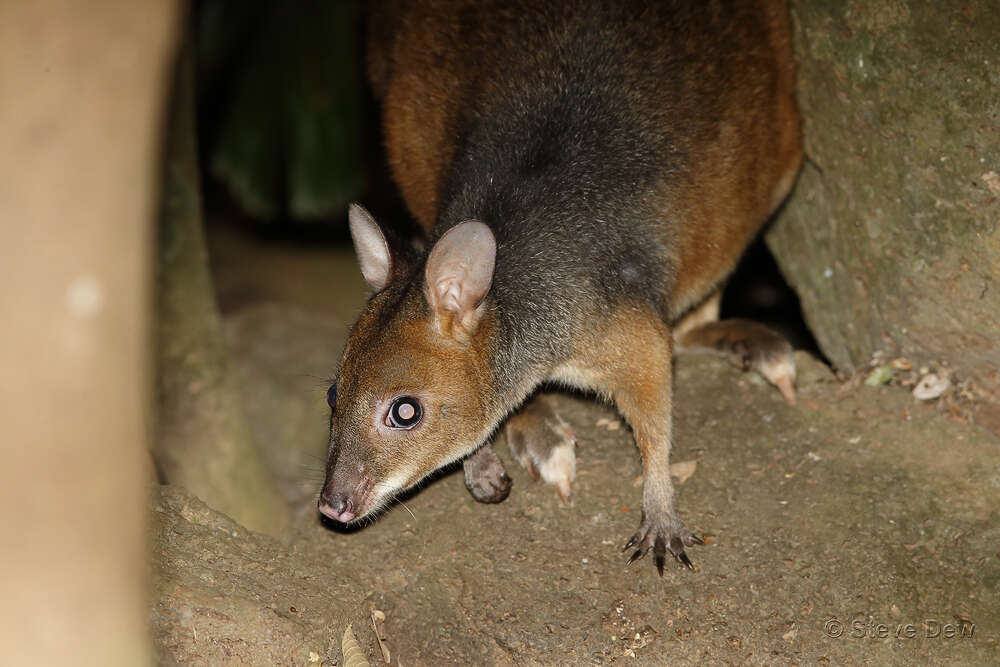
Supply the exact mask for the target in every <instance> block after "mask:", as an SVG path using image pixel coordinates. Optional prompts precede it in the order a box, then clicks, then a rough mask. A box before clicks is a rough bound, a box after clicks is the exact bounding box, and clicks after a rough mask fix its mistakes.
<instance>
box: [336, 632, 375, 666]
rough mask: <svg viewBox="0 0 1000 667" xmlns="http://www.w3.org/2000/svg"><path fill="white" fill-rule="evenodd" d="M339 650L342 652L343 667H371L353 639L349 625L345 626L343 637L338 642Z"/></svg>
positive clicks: (356, 641) (359, 646)
mask: <svg viewBox="0 0 1000 667" xmlns="http://www.w3.org/2000/svg"><path fill="white" fill-rule="evenodd" d="M340 650H341V651H343V652H344V667H371V663H369V662H368V659H367V658H366V657H365V653H364V651H362V650H361V644H359V643H358V640H357V639H355V638H354V632H353V631H352V630H351V624H350V623H348V624H347V628H346V629H345V630H344V637H343V638H342V639H341V640H340Z"/></svg>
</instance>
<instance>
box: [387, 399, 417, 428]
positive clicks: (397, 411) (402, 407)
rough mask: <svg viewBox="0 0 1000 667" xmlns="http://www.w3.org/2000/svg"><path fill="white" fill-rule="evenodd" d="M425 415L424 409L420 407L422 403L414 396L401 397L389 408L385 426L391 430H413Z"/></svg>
mask: <svg viewBox="0 0 1000 667" xmlns="http://www.w3.org/2000/svg"><path fill="white" fill-rule="evenodd" d="M423 414H424V409H423V408H422V407H420V401H418V400H417V399H415V398H413V397H412V396H400V397H399V398H397V399H396V400H394V401H393V402H392V405H390V406H389V413H388V414H387V415H386V416H385V425H386V426H388V427H389V428H398V429H403V430H407V429H411V428H413V427H414V426H416V425H417V424H418V423H419V422H420V418H421V417H422V416H423Z"/></svg>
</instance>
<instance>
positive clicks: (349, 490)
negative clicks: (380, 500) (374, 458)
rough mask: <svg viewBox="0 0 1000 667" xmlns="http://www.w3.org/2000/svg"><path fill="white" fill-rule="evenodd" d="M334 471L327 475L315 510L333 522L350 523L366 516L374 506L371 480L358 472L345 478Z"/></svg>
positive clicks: (338, 471) (374, 499)
mask: <svg viewBox="0 0 1000 667" xmlns="http://www.w3.org/2000/svg"><path fill="white" fill-rule="evenodd" d="M340 472H341V471H340V470H336V471H334V472H333V474H330V475H327V480H326V483H325V484H324V485H323V490H322V491H321V492H320V494H319V502H318V503H317V508H318V509H319V512H320V514H322V515H323V516H326V517H328V518H330V519H333V520H334V521H339V522H341V523H351V522H352V521H354V520H355V519H358V518H360V517H362V516H364V515H365V514H367V513H368V512H369V511H370V510H371V508H372V507H373V506H374V504H375V502H376V501H377V498H375V484H374V482H373V481H372V478H371V477H370V476H369V475H367V474H364V473H363V472H360V471H359V472H358V473H357V474H355V475H351V476H345V475H342V474H339V473H340Z"/></svg>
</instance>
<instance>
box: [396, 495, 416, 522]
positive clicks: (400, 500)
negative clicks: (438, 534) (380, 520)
mask: <svg viewBox="0 0 1000 667" xmlns="http://www.w3.org/2000/svg"><path fill="white" fill-rule="evenodd" d="M396 501H397V502H398V503H399V504H400V505H402V506H403V509H404V510H406V511H407V512H409V514H410V516H411V517H412V518H413V520H414V521H416V520H417V517H416V515H415V514H414V513H413V511H412V510H411V509H410V508H409V507H407V505H406V503H404V502H403V500H402V499H401V498H396Z"/></svg>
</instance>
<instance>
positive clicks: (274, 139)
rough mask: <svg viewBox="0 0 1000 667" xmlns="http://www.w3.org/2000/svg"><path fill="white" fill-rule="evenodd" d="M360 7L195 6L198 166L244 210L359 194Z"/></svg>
mask: <svg viewBox="0 0 1000 667" xmlns="http://www.w3.org/2000/svg"><path fill="white" fill-rule="evenodd" d="M361 14H362V7H361V5H360V4H359V3H357V2H321V1H319V0H302V1H299V2H294V3H282V2H274V1H271V0H256V1H255V2H245V1H243V2H240V1H235V0H207V1H206V2H204V3H203V4H202V5H201V7H200V8H199V13H198V29H199V35H198V45H199V69H200V72H199V74H200V78H199V84H200V91H199V93H200V97H199V100H200V105H201V111H202V114H201V116H202V120H203V122H204V123H205V125H206V127H205V128H204V129H205V132H204V133H203V136H204V135H208V136H207V137H205V141H204V145H205V147H206V149H207V151H208V155H207V162H208V166H209V169H210V171H211V173H212V174H213V175H214V176H215V177H216V178H218V179H220V180H221V181H222V182H223V183H224V184H225V185H226V186H227V187H228V189H229V190H230V192H231V193H232V194H233V196H234V197H235V198H236V200H237V201H238V202H239V203H240V204H241V206H242V207H243V208H244V209H245V210H246V211H247V212H248V213H249V214H251V215H252V216H254V217H256V218H260V219H265V220H267V219H275V218H281V217H286V216H287V217H289V218H292V219H296V220H303V219H310V218H319V217H327V216H330V215H333V214H337V213H340V212H342V211H343V210H345V209H346V206H347V203H348V202H349V201H351V200H352V199H354V198H357V197H358V196H359V195H360V194H361V192H362V188H363V187H364V169H363V164H362V151H361V104H362V94H363V88H362V85H361V80H360V79H361V77H360V72H361V62H360V60H361V58H360V54H361V51H360V48H359V44H360V34H361V31H362V21H361Z"/></svg>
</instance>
